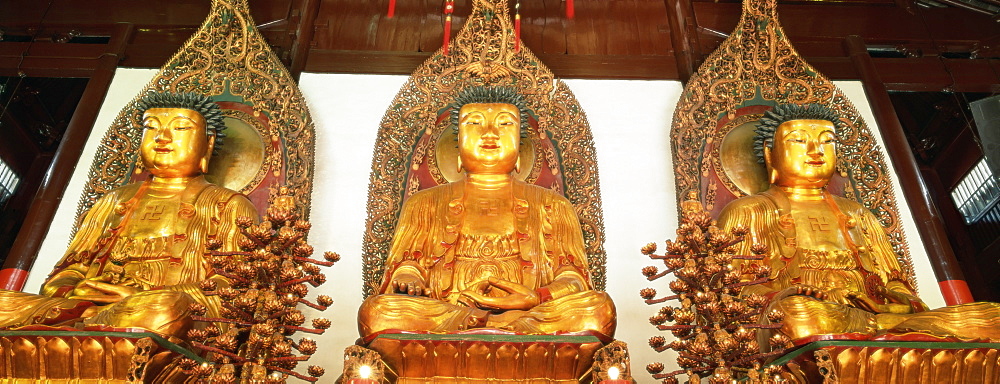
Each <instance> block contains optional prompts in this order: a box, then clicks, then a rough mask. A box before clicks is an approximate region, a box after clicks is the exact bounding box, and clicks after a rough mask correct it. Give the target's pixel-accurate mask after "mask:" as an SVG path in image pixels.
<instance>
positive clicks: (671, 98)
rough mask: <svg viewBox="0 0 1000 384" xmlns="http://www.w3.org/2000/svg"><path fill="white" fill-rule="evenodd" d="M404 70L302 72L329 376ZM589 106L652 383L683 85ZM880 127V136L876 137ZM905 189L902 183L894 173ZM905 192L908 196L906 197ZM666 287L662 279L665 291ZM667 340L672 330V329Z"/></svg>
mask: <svg viewBox="0 0 1000 384" xmlns="http://www.w3.org/2000/svg"><path fill="white" fill-rule="evenodd" d="M154 73H155V71H154V70H143V69H119V70H118V71H117V73H116V75H115V80H114V82H113V83H112V89H111V92H110V93H109V95H108V98H107V100H106V101H105V104H104V105H105V106H104V107H103V108H102V110H101V113H100V115H99V117H98V123H97V125H96V129H95V130H94V133H93V134H92V136H91V138H90V140H89V142H88V144H87V148H86V150H85V152H84V155H83V157H82V158H81V161H80V164H83V166H81V167H78V168H77V170H76V173H75V174H74V176H73V179H72V181H71V183H70V186H69V187H68V189H67V191H69V192H68V193H67V195H66V198H65V199H64V200H63V201H62V203H61V205H60V207H59V210H58V211H57V214H56V220H55V221H54V223H56V224H54V225H53V228H52V229H51V230H50V233H49V236H48V238H47V239H46V241H45V243H44V244H43V247H42V252H41V254H42V256H41V257H39V259H38V261H37V262H36V265H37V266H38V267H37V268H35V269H34V270H33V271H32V273H31V275H30V276H29V280H28V285H27V287H28V289H27V290H28V291H31V292H37V290H38V287H40V285H41V283H42V281H43V280H44V278H45V275H47V273H48V271H49V268H50V266H52V265H54V264H55V263H56V261H58V259H59V257H60V256H61V255H62V253H63V252H64V250H65V247H66V244H67V242H68V236H69V232H70V230H71V229H70V228H69V226H70V225H71V223H72V222H73V215H74V212H75V210H76V204H77V201H78V197H79V193H80V192H82V190H83V185H84V182H85V179H86V176H87V169H88V167H89V164H90V162H91V161H92V158H93V155H94V152H95V150H96V148H97V145H98V143H99V141H100V139H101V138H102V137H103V135H104V131H105V130H106V128H107V127H108V126H110V124H111V121H112V120H113V119H114V117H115V116H116V115H117V113H118V111H119V109H120V108H121V107H122V106H124V105H125V104H126V103H127V102H128V101H129V100H131V98H132V97H134V96H135V95H136V94H138V92H139V91H140V90H141V89H142V87H143V86H144V85H145V83H146V82H147V81H149V79H150V78H151V77H152V76H153V74H154ZM405 81H406V76H378V75H346V74H313V73H304V74H302V78H301V81H300V87H301V88H302V92H303V93H304V94H305V96H306V99H307V102H308V104H309V108H310V112H311V113H312V117H313V120H314V121H315V124H316V151H317V154H316V159H317V161H316V169H315V172H316V173H315V180H314V186H315V190H314V191H313V201H312V206H313V211H312V218H311V220H312V222H313V230H312V234H311V236H310V243H311V244H312V245H313V246H314V247H315V248H316V250H317V251H318V252H322V251H326V250H332V251H335V252H338V253H340V254H341V256H342V261H341V262H339V263H338V264H337V265H336V266H334V267H332V268H330V269H328V270H327V283H326V284H325V285H323V286H322V287H320V288H321V292H319V293H324V294H327V295H330V296H332V297H333V298H334V300H335V303H334V305H333V307H331V309H329V310H327V311H326V313H325V314H324V315H325V316H327V317H329V318H330V319H331V320H332V321H333V324H334V325H333V327H331V329H330V330H328V331H327V332H326V334H325V335H323V336H320V337H318V338H317V340H318V341H319V343H320V346H321V348H322V349H321V352H320V353H317V354H316V355H315V356H313V359H312V361H310V364H319V365H322V366H324V367H325V368H326V370H327V375H328V376H327V378H329V379H332V378H333V377H336V375H339V373H340V370H341V359H342V351H343V349H344V348H345V347H347V346H348V345H351V344H353V343H354V342H355V341H356V339H357V338H358V334H357V327H356V325H355V324H356V316H357V308H358V307H359V306H360V304H361V299H362V297H361V284H362V283H361V281H362V279H361V264H362V263H361V254H362V252H361V249H362V247H361V240H362V237H363V233H364V227H365V218H366V212H365V204H366V201H367V189H368V176H369V172H370V171H371V158H372V150H373V147H374V143H375V136H376V133H377V131H378V125H379V122H380V120H381V118H382V115H383V114H384V113H385V109H386V108H387V107H388V105H389V103H390V102H391V101H392V99H393V97H394V96H395V94H396V92H397V91H398V90H399V88H400V87H402V85H403V83H404V82H405ZM566 83H567V84H568V85H569V87H570V89H572V90H573V92H574V93H575V94H576V97H577V99H578V100H579V102H580V104H581V105H582V106H583V108H584V110H585V111H586V112H587V118H588V120H589V121H590V126H591V130H592V131H593V135H594V141H595V144H596V149H597V157H598V164H599V170H600V178H601V189H602V198H603V204H604V225H605V230H606V243H605V248H606V250H607V253H608V281H607V290H608V292H609V293H610V294H611V296H612V298H613V299H614V300H615V303H616V305H617V308H618V315H619V325H618V334H617V338H619V339H621V340H623V341H625V342H627V343H628V344H629V345H630V346H631V348H630V350H631V353H632V361H633V367H632V369H633V372H634V374H635V377H636V379H637V380H639V382H649V383H652V382H654V380H652V379H651V378H650V377H649V376H648V375H647V374H646V373H645V368H644V367H645V365H646V364H647V363H650V362H654V361H660V362H663V363H664V364H667V366H668V370H669V369H671V368H669V367H671V366H673V365H674V363H673V359H674V357H673V356H671V355H668V354H666V353H664V354H657V353H655V352H653V350H652V349H651V348H649V346H648V345H647V344H646V341H647V339H648V338H649V337H650V336H653V335H655V334H661V333H660V332H658V331H656V330H655V329H654V328H653V326H651V325H650V324H649V322H648V321H647V319H648V318H649V316H651V315H652V314H654V313H655V311H656V309H658V308H657V307H651V306H647V305H645V304H644V303H643V302H642V299H641V298H639V295H638V292H639V289H641V288H645V287H647V286H653V285H652V284H650V283H649V282H647V281H646V280H645V278H643V277H642V274H641V273H640V269H641V268H642V266H645V265H652V263H651V262H650V260H649V259H647V258H646V257H645V256H643V255H642V254H641V253H640V252H639V248H640V247H642V246H643V245H644V244H646V243H648V242H657V243H659V244H660V245H661V247H662V243H663V240H665V239H672V238H674V237H675V235H674V231H675V229H676V221H677V220H676V217H675V212H676V210H675V208H674V204H675V201H676V198H675V194H674V182H673V171H672V169H673V167H672V166H671V164H670V161H671V160H670V158H671V155H670V141H669V129H670V120H671V118H672V116H673V110H674V105H675V104H676V102H677V100H678V99H679V97H680V93H681V85H680V83H679V82H676V81H627V80H568V81H566ZM837 84H838V86H840V87H841V88H842V89H843V90H844V91H845V93H846V94H847V95H848V97H850V98H851V99H852V101H853V102H854V103H855V105H856V106H857V107H858V109H859V110H860V111H861V112H862V116H864V118H865V120H866V121H868V122H869V125H870V126H871V127H872V128H873V129H874V119H873V117H872V115H871V109H870V108H869V107H868V103H867V101H866V99H865V96H864V93H863V91H862V90H861V86H860V83H858V82H838V83H837ZM877 133H878V132H877V130H876V131H875V134H876V135H877ZM890 174H892V175H893V181H894V182H895V183H896V188H897V190H898V188H899V186H898V181H897V180H896V179H895V172H890ZM900 196H901V195H900ZM898 202H899V203H900V208H901V211H902V212H901V213H902V214H903V220H904V222H907V223H912V219H911V218H910V216H909V210H908V209H907V208H906V205H905V201H903V200H902V198H901V197H900V198H899V201H898ZM906 230H907V239H908V240H909V242H910V248H911V251H912V252H913V257H914V261H915V262H916V264H917V265H916V271H917V274H918V276H919V277H918V281H919V284H920V287H921V288H922V289H921V296H922V297H923V298H924V299H925V300H926V301H927V302H928V304H929V305H930V306H931V307H932V308H933V307H939V306H943V305H944V300H943V299H942V298H941V294H940V292H939V291H938V289H937V288H936V287H937V284H936V281H935V279H934V275H933V273H932V271H931V269H930V264H929V262H928V260H927V258H926V256H925V255H924V252H923V249H922V247H921V246H920V245H919V244H920V242H919V237H918V236H917V234H916V232H915V228H914V227H913V225H912V224H911V225H909V226H907V227H906ZM655 288H657V289H658V290H659V291H661V292H667V291H668V289H667V288H666V286H665V283H664V282H659V281H658V282H657V285H656V286H655ZM662 334H663V335H664V336H668V334H666V333H662Z"/></svg>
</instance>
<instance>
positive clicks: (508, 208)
mask: <svg viewBox="0 0 1000 384" xmlns="http://www.w3.org/2000/svg"><path fill="white" fill-rule="evenodd" d="M454 106H455V109H454V110H453V111H452V122H453V123H454V124H455V125H456V126H457V127H458V148H459V149H458V152H459V155H458V157H459V158H458V168H459V169H460V170H463V171H464V175H465V177H464V179H462V180H458V181H455V182H452V183H448V184H444V185H439V186H436V187H433V188H429V189H426V190H423V191H420V192H417V193H415V194H414V195H413V196H411V197H410V198H409V199H408V200H406V202H405V203H404V204H403V207H402V210H401V213H400V217H399V223H398V224H397V225H396V231H395V234H394V236H393V240H392V245H391V247H390V251H389V255H388V257H387V260H386V273H385V276H384V278H383V281H382V286H381V289H380V294H377V295H373V296H371V297H369V298H368V299H367V300H365V302H364V303H363V304H362V306H361V309H360V310H359V314H358V323H359V329H360V332H361V334H362V335H363V336H370V335H374V334H377V333H379V332H383V331H388V330H404V331H425V332H435V333H446V332H455V331H461V330H467V329H473V328H492V329H501V330H507V331H513V332H519V333H525V334H550V333H557V332H559V333H562V332H586V331H589V332H597V333H600V334H603V335H606V336H608V337H612V336H613V335H614V331H615V323H616V317H615V307H614V303H613V302H612V301H611V298H610V297H609V296H608V295H607V294H606V293H604V292H598V291H595V290H594V289H593V287H592V285H591V282H590V278H589V275H588V267H587V254H586V252H585V250H584V244H583V234H582V231H581V229H580V223H579V220H578V219H577V216H576V213H575V211H574V209H573V206H572V204H570V202H569V201H568V200H566V198H565V197H563V196H562V195H560V194H558V193H556V192H554V191H551V190H548V189H545V188H542V187H539V186H535V185H530V184H527V183H525V182H523V181H520V180H518V179H516V178H515V177H514V176H513V175H512V172H517V170H518V168H519V164H518V163H519V160H518V159H519V156H518V153H519V151H518V149H519V145H520V137H521V134H522V129H523V128H526V127H527V126H528V124H527V111H526V110H525V107H524V101H523V99H522V96H521V95H520V94H518V93H516V92H515V91H513V90H512V89H508V88H499V87H472V88H468V89H466V90H464V91H462V93H461V94H460V95H459V96H458V97H457V100H456V102H455V104H454Z"/></svg>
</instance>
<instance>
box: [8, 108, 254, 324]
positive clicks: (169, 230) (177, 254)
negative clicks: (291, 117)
mask: <svg viewBox="0 0 1000 384" xmlns="http://www.w3.org/2000/svg"><path fill="white" fill-rule="evenodd" d="M137 110H138V111H141V112H143V115H142V125H143V127H142V129H143V134H142V142H141V144H140V147H139V156H140V158H141V160H142V165H143V167H145V169H147V170H149V173H150V174H151V175H152V176H151V177H149V178H148V179H147V180H145V181H142V182H138V183H134V184H129V185H125V186H123V187H119V188H116V189H114V190H112V191H110V192H108V193H107V194H105V195H104V196H103V197H101V198H100V199H99V200H98V201H97V202H96V203H95V204H94V206H93V207H92V208H91V209H90V210H89V211H88V212H87V214H86V216H85V218H84V220H83V221H82V222H81V224H80V228H79V229H78V231H77V232H76V235H75V237H74V238H73V241H72V242H71V243H70V246H69V249H68V250H67V252H66V255H65V256H64V257H63V259H62V261H60V263H59V265H58V266H57V267H56V269H55V270H54V271H53V273H52V274H51V275H50V276H49V278H48V279H47V280H46V282H45V284H44V286H43V287H42V291H41V295H34V294H29V293H23V292H11V291H0V327H16V326H22V325H29V324H51V325H56V324H61V325H66V324H72V323H75V322H78V321H80V320H81V319H82V321H83V322H84V323H85V324H104V325H110V326H115V327H135V328H144V329H147V330H151V331H154V332H158V333H161V334H164V335H168V336H178V337H184V335H185V333H186V332H187V329H188V328H189V327H190V326H191V322H192V321H191V317H190V314H189V310H188V306H189V305H190V304H191V303H194V302H197V303H201V304H203V305H205V306H206V307H207V308H208V316H218V308H219V302H218V298H217V297H215V296H211V297H207V296H205V295H204V294H202V291H201V289H199V287H198V283H199V282H201V281H202V280H205V279H215V280H217V281H218V283H219V284H220V285H221V284H227V283H228V281H227V280H225V279H224V278H222V277H221V276H218V275H213V273H212V272H211V268H210V267H209V265H208V264H207V263H206V260H205V259H204V255H205V252H206V249H205V244H206V242H207V241H210V240H212V241H218V242H220V243H221V244H222V247H221V250H228V251H236V250H238V247H237V238H238V237H239V229H238V228H237V226H236V224H235V222H236V220H237V218H239V217H247V218H251V219H253V220H257V217H258V215H257V211H256V209H255V208H254V206H253V205H252V204H251V203H250V201H249V200H247V198H246V197H244V196H243V195H241V194H239V193H238V192H234V191H231V190H228V189H225V188H222V187H219V186H216V185H213V184H211V183H209V182H208V181H206V180H205V176H204V174H205V172H206V170H207V169H208V161H209V159H210V157H211V156H212V151H213V149H215V148H216V147H218V146H219V145H220V144H221V131H222V129H223V128H224V127H225V126H224V124H223V121H222V111H221V110H220V109H219V106H218V105H217V104H215V103H213V102H212V101H211V99H209V98H207V97H204V96H201V95H198V94H190V93H189V94H168V93H150V94H147V95H146V96H145V97H144V98H143V99H142V100H140V102H139V103H138V108H137ZM223 286H225V285H223Z"/></svg>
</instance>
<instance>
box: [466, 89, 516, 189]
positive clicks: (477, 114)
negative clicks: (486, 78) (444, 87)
mask: <svg viewBox="0 0 1000 384" xmlns="http://www.w3.org/2000/svg"><path fill="white" fill-rule="evenodd" d="M520 142H521V118H520V111H518V109H517V107H516V106H514V105H512V104H505V103H471V104H465V105H463V106H462V108H461V109H459V111H458V155H459V157H460V158H461V159H462V167H463V168H464V169H465V170H466V171H468V172H469V173H493V174H506V173H510V172H511V171H513V170H514V167H515V165H516V164H517V157H518V147H519V145H520Z"/></svg>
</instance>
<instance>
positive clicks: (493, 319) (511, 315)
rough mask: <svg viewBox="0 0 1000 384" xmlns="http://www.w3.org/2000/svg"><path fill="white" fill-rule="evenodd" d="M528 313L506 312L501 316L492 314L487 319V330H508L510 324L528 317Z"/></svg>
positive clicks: (500, 314)
mask: <svg viewBox="0 0 1000 384" xmlns="http://www.w3.org/2000/svg"><path fill="white" fill-rule="evenodd" d="M527 314H528V312H527V311H517V310H514V311H506V312H504V313H499V314H491V315H490V316H489V317H487V318H486V327H487V328H496V329H507V327H508V326H509V325H510V323H512V322H514V320H517V319H520V318H522V317H524V316H525V315H527Z"/></svg>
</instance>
